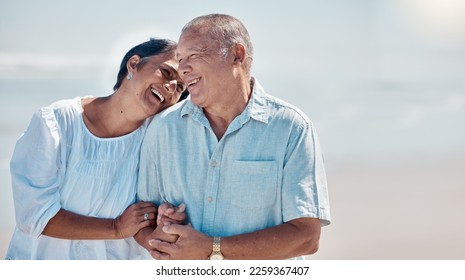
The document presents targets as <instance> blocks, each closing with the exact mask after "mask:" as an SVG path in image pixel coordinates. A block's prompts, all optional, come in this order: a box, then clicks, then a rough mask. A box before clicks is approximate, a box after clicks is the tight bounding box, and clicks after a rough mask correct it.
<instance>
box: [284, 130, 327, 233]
mask: <svg viewBox="0 0 465 280" xmlns="http://www.w3.org/2000/svg"><path fill="white" fill-rule="evenodd" d="M282 192H283V193H282V199H283V219H284V221H286V222H287V221H290V220H293V219H296V218H300V217H311V218H318V219H320V220H321V221H322V224H323V225H329V224H330V222H331V218H330V212H329V198H328V189H327V182H326V173H325V168H324V161H323V153H322V151H321V148H320V144H319V141H318V137H317V134H316V131H315V130H314V127H313V125H312V124H311V123H310V124H308V125H307V126H306V127H298V129H295V130H294V131H293V134H292V136H291V139H290V143H289V145H288V150H287V154H286V158H285V163H284V171H283V189H282Z"/></svg>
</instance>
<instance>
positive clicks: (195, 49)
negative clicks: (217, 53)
mask: <svg viewBox="0 0 465 280" xmlns="http://www.w3.org/2000/svg"><path fill="white" fill-rule="evenodd" d="M208 50H209V48H208V47H206V46H193V47H190V48H187V49H186V51H187V52H188V53H206V52H207V51H208ZM176 57H178V58H179V52H178V51H176Z"/></svg>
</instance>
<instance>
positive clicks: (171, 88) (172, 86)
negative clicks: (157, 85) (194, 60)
mask: <svg viewBox="0 0 465 280" xmlns="http://www.w3.org/2000/svg"><path fill="white" fill-rule="evenodd" d="M164 87H165V89H166V91H168V92H169V93H174V92H175V91H176V88H177V87H178V81H177V80H171V81H168V82H166V83H165V84H164Z"/></svg>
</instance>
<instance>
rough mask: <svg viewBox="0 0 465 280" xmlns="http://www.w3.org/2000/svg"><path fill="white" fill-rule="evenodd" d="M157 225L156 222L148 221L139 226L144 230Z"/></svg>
mask: <svg viewBox="0 0 465 280" xmlns="http://www.w3.org/2000/svg"><path fill="white" fill-rule="evenodd" d="M156 225H157V223H156V222H155V220H147V221H143V222H141V223H140V224H139V230H140V229H142V228H145V227H154V226H156Z"/></svg>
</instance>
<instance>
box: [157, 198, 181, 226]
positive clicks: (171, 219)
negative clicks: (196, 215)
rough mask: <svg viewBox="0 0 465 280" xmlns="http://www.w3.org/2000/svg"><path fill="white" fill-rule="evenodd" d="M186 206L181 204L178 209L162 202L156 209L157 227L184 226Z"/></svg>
mask: <svg viewBox="0 0 465 280" xmlns="http://www.w3.org/2000/svg"><path fill="white" fill-rule="evenodd" d="M185 210H186V205H185V204H184V203H181V204H180V205H179V206H178V207H175V206H174V205H173V204H171V203H168V202H164V203H163V204H161V205H160V206H159V207H158V215H157V225H162V226H163V225H168V224H184V222H185V219H186V213H185Z"/></svg>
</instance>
